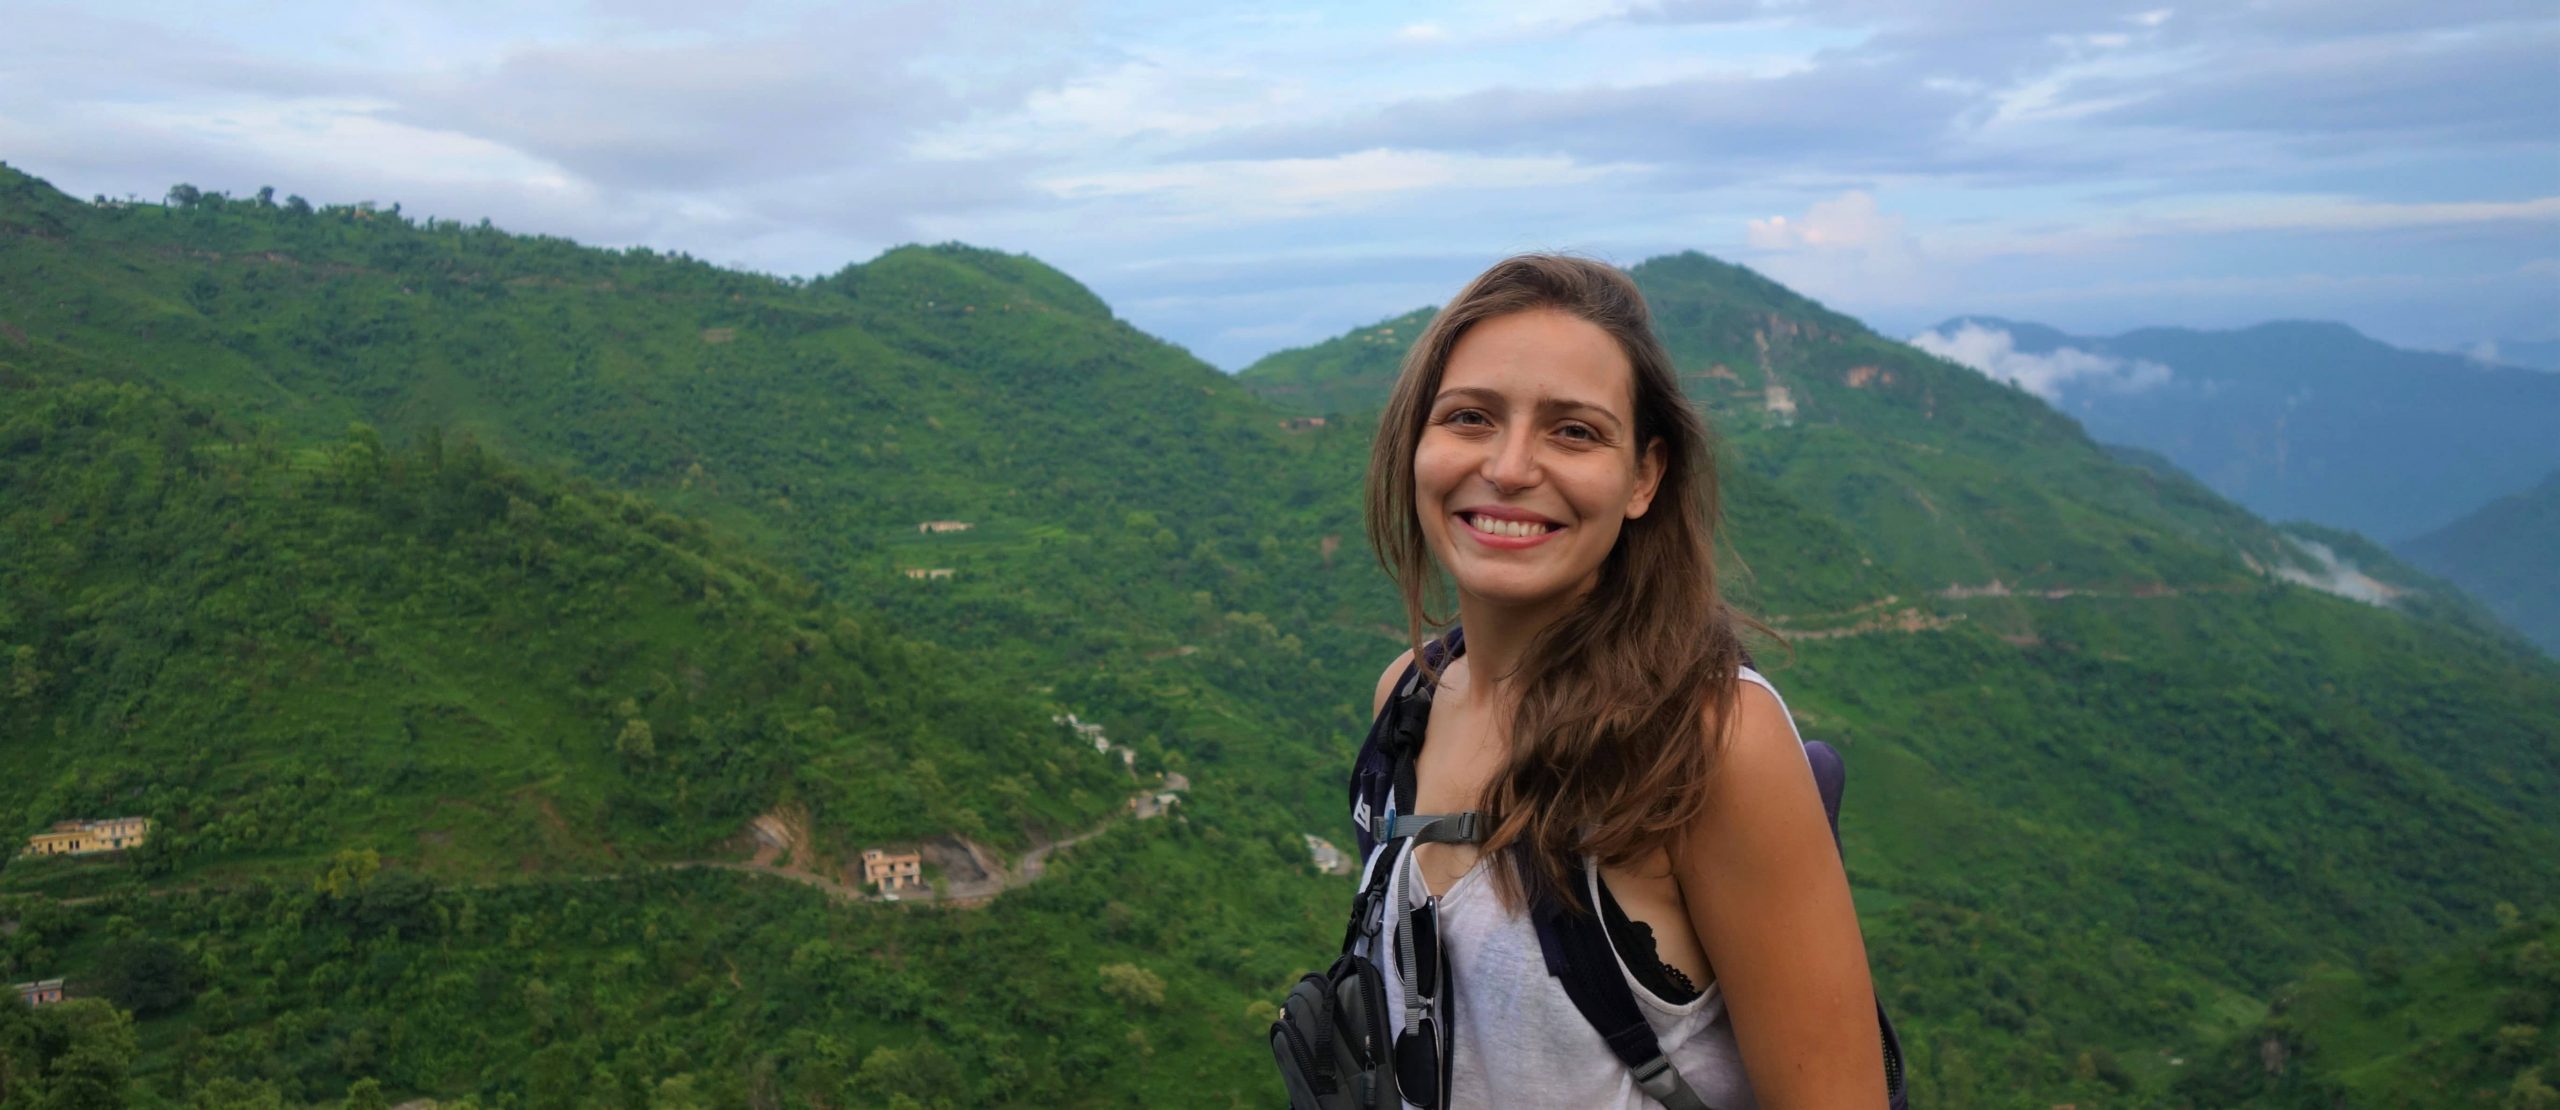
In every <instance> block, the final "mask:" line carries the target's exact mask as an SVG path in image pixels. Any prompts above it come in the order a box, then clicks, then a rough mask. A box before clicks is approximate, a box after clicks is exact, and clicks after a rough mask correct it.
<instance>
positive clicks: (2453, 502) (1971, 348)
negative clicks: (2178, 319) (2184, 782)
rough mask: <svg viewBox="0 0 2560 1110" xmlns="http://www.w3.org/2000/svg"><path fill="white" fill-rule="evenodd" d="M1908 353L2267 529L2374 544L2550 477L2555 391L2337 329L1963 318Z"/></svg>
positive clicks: (2456, 358)
mask: <svg viewBox="0 0 2560 1110" xmlns="http://www.w3.org/2000/svg"><path fill="white" fill-rule="evenodd" d="M1913 342H1914V344H1915V345H1917V346H1920V347H1922V348H1923V349H1926V350H1931V351H1933V352H1935V353H1938V354H1942V355H1946V356H1947V357H1950V358H1954V359H1956V360H1957V361H1960V362H1965V363H1967V364H1968V365H1972V366H1974V367H1975V368H1976V369H1979V370H1983V371H1984V372H1985V373H1988V374H1990V375H1992V376H1993V377H1998V378H2003V379H2007V380H2010V381H2014V382H2016V383H2018V384H2020V385H2021V386H2022V387H2025V388H2028V389H2030V390H2032V391H2034V392H2036V393H2038V394H2040V395H2042V396H2044V397H2045V398H2046V399H2048V400H2050V401H2051V402H2053V404H2054V406H2055V407H2056V408H2059V409H2061V410H2062V411H2064V412H2066V413H2068V414H2070V415H2071V416H2073V417H2075V418H2077V419H2078V420H2079V421H2080V423H2081V425H2082V426H2083V427H2086V428H2087V429H2088V430H2089V434H2090V435H2091V436H2093V437H2095V438H2097V439H2099V440H2101V441H2104V442H2108V443H2122V444H2128V445H2131V446H2135V447H2141V448H2145V449H2147V450H2151V451H2157V452H2159V453H2160V454H2162V455H2165V456H2167V457H2168V458H2169V460H2170V461H2172V462H2174V463H2176V464H2177V465H2178V466H2179V467H2181V468H2183V469H2185V470H2186V471H2188V472H2189V473H2191V474H2194V475H2195V476H2196V477H2198V478H2200V479H2202V480H2203V481H2204V483H2205V484H2206V485H2208V486H2211V487H2213V489H2214V490H2215V491H2216V492H2218V493H2221V494H2222V495H2223V496H2225V497H2229V498H2231V499H2232V500H2235V501H2238V502H2240V503H2241V504H2243V505H2246V506H2248V507H2249V508H2250V509H2251V510H2253V511H2255V512H2257V513H2258V514H2259V515H2261V516H2265V517H2267V518H2269V519H2272V520H2309V521H2314V522H2317V523H2320V524H2325V525H2329V526H2331V527H2336V528H2348V529H2353V530H2355V531H2357V532H2361V533H2364V534H2365V535H2367V536H2370V537H2373V538H2374V539H2377V540H2381V541H2383V542H2386V543H2390V542H2396V541H2399V540H2405V539H2409V538H2411V537H2414V536H2417V535H2420V534H2422V533H2425V532H2428V531H2431V530H2433V529H2436V528H2440V527H2442V526H2444V525H2446V524H2448V523H2450V522H2452V521H2453V520H2455V519H2456V518H2458V517H2461V516H2462V515H2464V514H2465V513H2468V512H2470V511H2472V510H2474V509H2476V508H2479V507H2480V506H2481V505H2484V504H2486V503H2488V502H2489V501H2490V500H2491V499H2493V498H2497V497H2501V496H2504V495H2506V494H2509V493H2514V492H2516V491H2517V490H2521V489H2524V488H2525V487H2527V486H2529V485H2532V484H2533V483H2534V482H2536V481H2538V480H2540V479H2541V478H2542V476H2543V475H2544V474H2546V473H2549V472H2550V471H2551V470H2552V469H2553V468H2554V467H2560V436H2555V435H2553V434H2552V429H2554V428H2555V427H2560V376H2555V375H2552V374H2547V373H2542V372H2538V371H2532V370H2523V369H2517V368H2513V367H2506V366H2491V365H2483V364H2481V363H2479V362H2477V361H2474V360H2472V359H2469V358H2465V357H2463V356H2460V355H2453V354H2444V353H2440V352H2428V351H2411V350H2404V349H2402V348H2398V347H2393V346H2391V345H2389V344H2386V343H2382V342H2379V341H2377V340H2374V339H2371V338H2368V337H2366V336H2364V335H2362V334H2359V333H2358V332H2356V331H2355V329H2353V328H2349V327H2347V326H2345V325H2343V324H2327V323H2304V322H2291V321H2288V322H2279V323H2269V324H2260V325H2258V326H2256V327H2251V328H2243V329H2240V330H2237V331H2193V330H2189V329H2185V328H2145V329H2142V330H2139V331H2132V332H2127V333H2125V334H2123V335H2116V336H2103V337H2100V336H2080V335H2070V334H2066V333H2064V332H2061V331H2057V330H2055V329H2053V328H2049V327H2045V326H2043V325H2041V324H2032V323H2023V322H2019V321H2012V320H2002V319H1999V318H1996V317H1988V316H1965V317H1957V318H1955V319H1952V320H1948V321H1946V322H1945V323H1942V324H1940V325H1938V326H1937V327H1936V328H1933V329H1931V330H1930V331H1928V332H1925V333H1923V334H1921V335H1920V336H1917V337H1915V338H1914V340H1913Z"/></svg>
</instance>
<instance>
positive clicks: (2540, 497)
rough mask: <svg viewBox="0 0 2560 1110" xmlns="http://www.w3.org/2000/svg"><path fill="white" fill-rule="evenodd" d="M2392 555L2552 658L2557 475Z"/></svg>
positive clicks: (2556, 633) (2558, 535)
mask: <svg viewBox="0 0 2560 1110" xmlns="http://www.w3.org/2000/svg"><path fill="white" fill-rule="evenodd" d="M2398 550H2399V552H2400V554H2401V555H2402V556H2404V557H2406V558H2407V559H2408V560H2409V561H2410V562H2413V563H2416V564H2418V565H2419V566H2422V567H2425V568H2427V569H2428V570H2431V571H2434V572H2435V573H2437V574H2440V575H2443V576H2444V577H2446V578H2448V579H2450V580H2452V581H2453V583H2454V584H2455V585H2458V586H2461V587H2462V588H2463V589H2464V590H2465V591H2467V592H2469V593H2470V594H2471V595H2472V596H2473V597H2476V598H2479V599H2480V601H2481V603H2482V604H2484V605H2487V606H2488V607H2489V609H2490V610H2491V611H2492V612H2495V613H2497V614H2498V616H2499V618H2500V619H2502V620H2505V621H2506V622H2507V623H2508V624H2509V625H2511V626H2513V627H2514V628H2516V629H2517V630H2519V631H2521V632H2523V633H2524V634H2525V635H2526V636H2527V637H2528V638H2530V639H2532V640H2533V642H2535V643H2537V644H2540V645H2542V650H2544V651H2547V652H2551V653H2552V654H2554V655H2560V574H2555V573H2554V572H2553V569H2552V568H2553V565H2554V563H2555V562H2560V470H2555V471H2553V472H2551V473H2550V474H2548V475H2545V476H2544V477H2543V479H2542V481H2541V482H2540V483H2538V484H2536V485H2535V486H2534V487H2533V488H2531V489H2528V490H2525V491H2524V492H2522V493H2516V494H2510V495H2508V496H2505V497H2501V498H2499V499H2497V500H2495V501H2492V502H2490V503H2488V504H2487V505H2484V506H2481V507H2480V509H2479V510H2478V511H2476V512H2473V513H2472V514H2471V515H2469V516H2466V517H2463V518H2462V519H2460V520H2457V521H2454V522H2453V523H2451V524H2448V525H2445V526H2444V527H2442V528H2438V529H2436V530H2435V531H2433V532H2429V533H2427V534H2426V535H2423V536H2419V537H2417V538H2416V539H2412V540H2410V541H2408V542H2406V543H2403V544H2401V545H2400V546H2399V548H2398Z"/></svg>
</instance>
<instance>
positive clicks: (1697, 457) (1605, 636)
mask: <svg viewBox="0 0 2560 1110" xmlns="http://www.w3.org/2000/svg"><path fill="white" fill-rule="evenodd" d="M1539 308H1546V309H1558V310H1561V311H1564V312H1568V313H1571V314H1573V315H1574V316H1576V317H1579V318H1581V319H1583V320H1587V321H1589V322H1590V323H1592V324H1593V325H1595V326H1597V327H1599V328H1600V330H1602V331H1605V332H1607V333H1609V335H1610V337H1611V338H1614V339H1616V340H1617V342H1618V346H1619V348H1620V349H1621V350H1623V351H1624V352H1625V353H1626V356H1627V362H1628V363H1629V364H1630V365H1632V366H1633V367H1634V368H1635V431H1636V434H1635V446H1636V450H1637V451H1638V452H1639V453H1641V452H1642V451H1644V450H1645V448H1646V445H1647V444H1651V443H1657V442H1658V443H1660V444H1661V445H1662V452H1663V471H1662V480H1661V484H1660V486H1659V488H1658V489H1657V490H1656V492H1655V494H1654V499H1653V504H1652V507H1651V508H1650V509H1649V510H1648V511H1647V512H1646V513H1645V514H1644V515H1643V516H1641V517H1638V518H1636V519H1634V520H1630V521H1628V522H1626V526H1625V529H1624V530H1623V531H1622V532H1620V534H1619V536H1618V542H1617V545H1616V546H1615V547H1614V548H1612V549H1611V550H1610V552H1609V554H1608V556H1607V557H1606V558H1605V559H1604V560H1603V562H1602V563H1601V567H1600V574H1599V582H1598V584H1597V585H1596V586H1595V587H1594V588H1593V589H1592V590H1591V591H1590V592H1589V593H1588V594H1585V595H1584V596H1583V597H1582V599H1581V601H1580V602H1579V603H1578V604H1576V605H1575V606H1574V607H1573V608H1572V609H1570V610H1569V611H1567V612H1566V613H1565V614H1564V615H1563V616H1562V617H1561V618H1559V619H1557V620H1556V621H1555V622H1554V623H1553V624H1550V625H1548V626H1547V627H1546V628H1545V629H1543V630H1541V631H1540V632H1539V633H1538V634H1537V635H1536V636H1535V637H1534V638H1532V639H1531V641H1530V642H1529V643H1528V644H1526V645H1524V651H1523V653H1522V655H1521V657H1520V664H1519V667H1518V669H1517V670H1516V671H1514V672H1513V673H1511V674H1510V675H1505V676H1491V677H1492V678H1494V679H1500V680H1505V681H1507V684H1508V685H1509V686H1510V687H1511V688H1512V689H1513V690H1514V691H1515V692H1516V694H1517V698H1518V700H1517V704H1516V705H1514V706H1512V707H1510V712H1509V715H1508V716H1509V721H1510V726H1511V753H1510V757H1509V759H1508V761H1507V762H1506V763H1505V764H1504V765H1503V767H1502V769H1501V770H1500V771H1499V772H1498V773H1496V774H1495V775H1494V777H1493V781H1492V782H1491V783H1490V784H1489V785H1487V786H1486V788H1485V792H1484V796H1483V797H1482V798H1481V799H1479V801H1478V808H1479V809H1481V810H1482V811H1483V812H1484V813H1485V814H1486V816H1487V817H1489V818H1490V819H1491V820H1492V822H1493V832H1492V834H1491V835H1490V836H1489V837H1488V838H1487V839H1486V841H1485V851H1486V852H1488V853H1498V852H1500V851H1501V850H1502V849H1505V848H1509V847H1512V846H1514V845H1518V846H1520V847H1521V848H1523V849H1525V852H1524V853H1523V854H1525V856H1526V862H1527V866H1526V867H1525V868H1520V869H1517V870H1520V871H1525V872H1526V873H1525V874H1514V873H1513V872H1514V870H1515V869H1512V868H1497V869H1496V871H1497V873H1498V874H1499V875H1501V876H1502V878H1503V882H1502V883H1501V884H1500V885H1501V887H1502V890H1503V894H1504V897H1505V900H1506V901H1510V902H1512V903H1513V904H1515V905H1516V904H1517V903H1518V899H1519V898H1520V896H1521V894H1522V887H1521V886H1520V883H1521V882H1522V881H1527V882H1533V883H1542V884H1544V885H1545V886H1547V887H1548V888H1549V889H1550V890H1551V891H1553V893H1554V894H1555V895H1556V896H1558V897H1559V898H1560V899H1561V900H1562V902H1563V903H1564V904H1565V905H1567V906H1576V907H1578V906H1580V905H1581V897H1580V895H1581V892H1580V891H1578V890H1575V889H1574V888H1573V885H1572V884H1571V883H1568V882H1566V877H1567V875H1568V870H1567V869H1568V867H1569V866H1570V865H1571V864H1572V862H1573V861H1575V860H1577V859H1579V858H1580V857H1582V856H1584V855H1589V856H1593V857H1595V858H1596V859H1597V860H1598V861H1599V863H1600V864H1601V865H1602V866H1607V867H1624V866H1627V865H1629V864H1631V863H1633V862H1635V861H1637V860H1639V859H1642V858H1645V857H1647V856H1649V855H1650V854H1651V853H1653V852H1654V851H1656V850H1667V849H1672V848H1675V847H1676V846H1677V834H1678V832H1679V830H1681V829H1682V828H1684V827H1686V826H1688V825H1690V824H1691V823H1693V822H1694V821H1695V820H1696V819H1697V817H1698V815H1699V812H1700V811H1701V810H1702V809H1703V808H1704V807H1705V804H1706V787H1707V780H1708V777H1709V776H1710V775H1711V774H1713V773H1714V771H1715V767H1716V758H1717V754H1718V751H1719V749H1720V747H1721V744H1722V738H1723V736H1724V732H1725V726H1726V723H1727V722H1728V721H1729V720H1730V719H1731V717H1732V713H1733V705H1734V699H1735V696H1736V683H1737V682H1738V678H1737V673H1738V671H1739V668H1740V667H1741V665H1742V659H1743V649H1742V640H1741V637H1740V635H1739V632H1738V630H1737V627H1736V626H1737V624H1738V623H1740V621H1741V618H1739V617H1737V616H1736V615H1735V613H1734V612H1733V611H1732V609H1731V608H1730V607H1729V606H1728V605H1727V604H1726V603H1725V601H1724V598H1723V597H1722V595H1721V594H1719V593H1718V591H1717V586H1716V568H1715V559H1714V556H1713V553H1712V542H1713V536H1714V534H1715V527H1716V523H1717V519H1718V514H1719V512H1720V509H1721V503H1720V499H1719V498H1718V496H1717V492H1716V470H1715V454H1714V451H1713V449H1712V446H1711V444H1710V442H1709V440H1708V432H1707V427H1706V422H1705V421H1704V420H1703V419H1701V418H1700V417H1699V415H1698V413H1697V410H1695V409H1693V408H1691V407H1690V405H1689V403H1688V400H1687V399H1686V398H1684V397H1683V396H1681V393H1680V383H1679V380H1678V378H1677V377H1676V376H1675V374H1674V372H1673V369H1672V365H1671V357H1670V355H1669V353H1668V352H1666V351H1664V350H1663V347H1662V341H1661V340H1660V339H1659V338H1658V337H1656V336H1655V335H1654V333H1653V323H1652V315H1651V313H1650V312H1649V311H1648V310H1647V309H1646V307H1645V303H1644V296H1643V294H1641V293H1639V292H1638V291H1637V290H1636V286H1635V282H1634V281H1633V280H1632V279H1630V278H1629V277H1628V276H1627V275H1626V274H1625V273H1622V272H1620V271H1619V270H1618V269H1616V268H1615V267H1612V266H1609V265H1606V264H1604V263H1600V262H1594V261H1590V260H1588V259H1580V258H1571V257H1565V256H1559V255H1547V254H1530V255H1521V256H1518V257H1515V258H1507V259H1504V260H1503V261H1501V262H1499V263H1496V264H1495V265H1494V267H1493V268H1492V269H1490V270H1487V271H1485V272H1484V273H1483V274H1482V275H1480V276H1478V277H1477V278H1476V279H1475V280H1474V281H1473V282H1470V283H1468V285H1467V287H1466V289H1464V290H1463V291H1461V292H1460V293H1459V294H1458V297H1457V299H1456V300H1454V301H1452V302H1450V304H1449V306H1448V307H1447V308H1446V309H1443V310H1442V311H1441V313H1440V315H1439V316H1438V317H1436V318H1434V319H1433V320H1432V321H1431V326H1430V327H1428V328H1426V329H1425V330H1424V331H1423V333H1422V336H1421V338H1419V339H1417V340H1415V342H1414V346H1413V350H1412V351H1411V352H1410V353H1408V354H1407V355H1406V356H1405V361H1404V369H1403V371H1402V372H1401V373H1400V374H1399V375H1398V377H1397V379H1396V387H1395V392H1394V394H1393V395H1392V396H1391V397H1390V398H1389V399H1388V401H1387V410H1386V412H1385V414H1384V415H1382V416H1381V417H1380V418H1379V421H1378V437H1377V440H1376V442H1375V445H1374V446H1373V447H1372V448H1371V450H1370V456H1369V497H1368V526H1369V541H1370V544H1371V546H1372V547H1374V548H1375V549H1376V551H1377V554H1378V561H1379V562H1380V563H1381V564H1383V565H1384V566H1385V567H1386V569H1387V572H1388V573H1389V574H1391V575H1394V576H1395V580H1396V584H1397V586H1398V588H1399V589H1400V590H1401V591H1402V593H1403V595H1404V608H1405V626H1406V631H1407V633H1408V635H1409V638H1410V639H1411V640H1412V641H1413V643H1414V646H1415V648H1416V654H1415V658H1417V659H1420V658H1423V656H1422V653H1421V652H1420V650H1419V649H1420V648H1421V645H1422V643H1423V639H1424V630H1425V629H1427V628H1433V627H1437V626H1439V625H1441V624H1444V623H1446V622H1445V621H1443V620H1438V619H1434V618H1433V617H1432V615H1431V614H1430V612H1429V610H1428V608H1427V604H1428V599H1429V598H1432V597H1435V596H1440V595H1442V594H1443V593H1444V589H1443V588H1444V587H1445V585H1446V583H1445V581H1444V577H1443V573H1442V570H1441V568H1440V567H1439V566H1438V565H1437V563H1436V562H1435V561H1434V560H1433V559H1432V557H1431V551H1430V548H1429V546H1428V544H1427V543H1426V542H1425V540H1424V538H1423V532H1422V522H1421V521H1420V520H1419V519H1417V518H1416V517H1415V515H1414V500H1413V496H1414V495H1413V480H1414V479H1413V457H1414V449H1415V447H1416V446H1417V445H1418V444H1419V443H1420V442H1421V439H1422V430H1423V426H1424V423H1425V421H1426V420H1427V419H1428V417H1429V416H1430V410H1431V401H1432V398H1433V397H1434V396H1435V395H1436V394H1438V392H1439V390H1440V377H1441V374H1442V372H1443V371H1444V370H1445V369H1446V368H1447V366H1448V364H1449V353H1450V351H1451V350H1453V349H1454V348H1456V346H1457V344H1458V339H1459V337H1461V336H1463V335H1465V334H1466V332H1467V329H1469V328H1471V327H1474V326H1475V325H1476V324H1478V323H1481V322H1483V321H1485V320H1489V319H1492V318H1494V317H1497V316H1505V315H1509V314H1511V313H1514V312H1523V311H1527V310H1530V309H1539ZM1452 618H1453V619H1454V614H1452ZM1430 677H1431V678H1432V679H1433V680H1434V681H1436V680H1437V679H1438V677H1439V676H1437V675H1432V676H1430Z"/></svg>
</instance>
